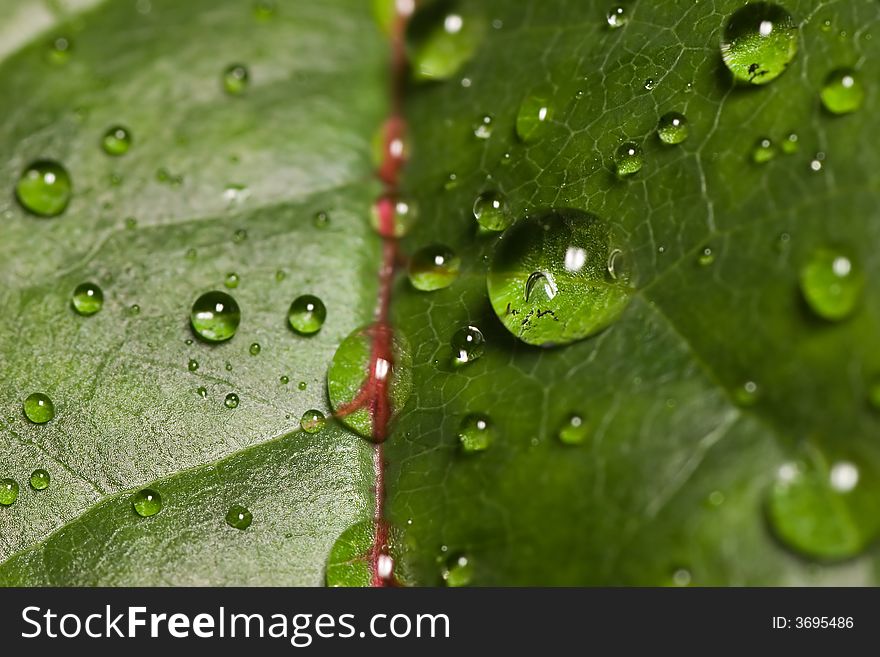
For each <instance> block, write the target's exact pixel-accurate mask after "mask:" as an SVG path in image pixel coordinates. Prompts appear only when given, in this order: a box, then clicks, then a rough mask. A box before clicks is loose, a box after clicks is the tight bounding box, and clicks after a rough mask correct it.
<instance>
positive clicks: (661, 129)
mask: <svg viewBox="0 0 880 657" xmlns="http://www.w3.org/2000/svg"><path fill="white" fill-rule="evenodd" d="M657 136H658V137H659V138H660V141H662V142H663V143H664V144H670V145H674V144H680V143H681V142H683V141H684V140H685V139H687V138H688V121H687V119H686V118H685V116H684V114H680V113H678V112H668V113H666V114H664V115H663V116H661V117H660V123H659V124H658V125H657Z"/></svg>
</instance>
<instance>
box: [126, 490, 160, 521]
mask: <svg viewBox="0 0 880 657" xmlns="http://www.w3.org/2000/svg"><path fill="white" fill-rule="evenodd" d="M131 505H132V507H134V510H135V511H136V512H137V514H138V515H139V516H142V517H144V518H149V517H150V516H154V515H156V514H157V513H159V511H161V510H162V496H161V495H159V493H157V492H156V491H154V490H153V489H152V488H143V489H141V490H139V491H138V492H137V493H135V494H134V495H132V496H131Z"/></svg>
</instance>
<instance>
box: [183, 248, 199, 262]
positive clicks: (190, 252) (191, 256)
mask: <svg viewBox="0 0 880 657" xmlns="http://www.w3.org/2000/svg"><path fill="white" fill-rule="evenodd" d="M198 254H199V253H198V251H196V250H195V249H193V248H191V247H190V248H189V249H187V250H186V253H184V254H183V257H184V258H186V259H187V260H195V259H196V256H197V255H198Z"/></svg>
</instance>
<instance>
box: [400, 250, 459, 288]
mask: <svg viewBox="0 0 880 657" xmlns="http://www.w3.org/2000/svg"><path fill="white" fill-rule="evenodd" d="M460 267H461V259H460V258H459V257H458V256H457V255H456V254H455V252H454V251H453V250H452V249H450V248H449V247H448V246H443V245H442V244H431V245H430V246H426V247H424V248H422V249H419V250H418V251H417V252H416V253H415V254H414V255H413V256H412V258H410V261H409V269H408V274H409V280H410V282H411V283H412V286H413V287H414V288H416V289H417V290H421V291H422V292H433V291H434V290H442V289H443V288H445V287H449V286H450V285H452V283H453V282H454V281H455V279H456V278H458V272H459V268H460Z"/></svg>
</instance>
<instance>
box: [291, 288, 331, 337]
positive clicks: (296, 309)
mask: <svg viewBox="0 0 880 657" xmlns="http://www.w3.org/2000/svg"><path fill="white" fill-rule="evenodd" d="M326 319H327V308H326V307H325V306H324V302H323V301H321V300H320V299H319V298H318V297H316V296H313V295H311V294H303V295H302V296H299V297H297V298H296V299H294V300H293V303H291V304H290V309H289V310H288V311H287V321H288V322H290V326H291V328H292V329H293V330H294V331H296V332H297V333H299V334H300V335H314V334H315V333H317V332H318V331H320V330H321V327H322V326H324V320H326Z"/></svg>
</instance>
